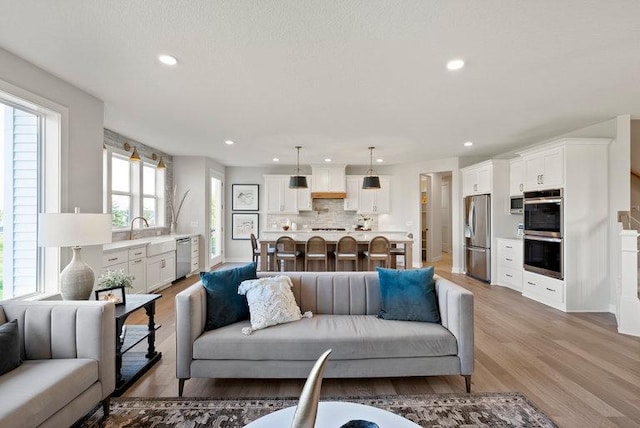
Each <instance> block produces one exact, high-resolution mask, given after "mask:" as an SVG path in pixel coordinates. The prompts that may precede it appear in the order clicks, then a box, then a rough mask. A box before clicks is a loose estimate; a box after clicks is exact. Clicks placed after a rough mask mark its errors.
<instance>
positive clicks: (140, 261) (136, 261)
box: [133, 259, 142, 265]
mask: <svg viewBox="0 0 640 428" xmlns="http://www.w3.org/2000/svg"><path fill="white" fill-rule="evenodd" d="M138 263H142V259H140V260H134V261H133V264H136V265H137V264H138Z"/></svg>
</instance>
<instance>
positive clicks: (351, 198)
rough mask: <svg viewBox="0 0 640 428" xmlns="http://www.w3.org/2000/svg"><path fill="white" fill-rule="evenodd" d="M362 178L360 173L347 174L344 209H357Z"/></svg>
mask: <svg viewBox="0 0 640 428" xmlns="http://www.w3.org/2000/svg"><path fill="white" fill-rule="evenodd" d="M362 179H363V177H362V176H361V175H347V178H346V183H347V197H346V198H344V210H345V211H358V207H359V200H360V190H361V189H362Z"/></svg>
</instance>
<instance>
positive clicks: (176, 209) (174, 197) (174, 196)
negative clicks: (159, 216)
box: [169, 185, 191, 233]
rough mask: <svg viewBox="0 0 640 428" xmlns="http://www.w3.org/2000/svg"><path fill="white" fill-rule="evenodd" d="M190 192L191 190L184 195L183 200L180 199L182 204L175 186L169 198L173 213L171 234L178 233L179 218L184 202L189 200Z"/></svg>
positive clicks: (170, 208)
mask: <svg viewBox="0 0 640 428" xmlns="http://www.w3.org/2000/svg"><path fill="white" fill-rule="evenodd" d="M190 190H191V189H187V190H186V191H185V192H184V194H183V195H182V198H180V202H178V186H177V185H176V186H173V192H171V197H170V198H169V210H170V211H171V233H176V229H177V227H178V216H179V215H180V211H181V210H182V205H184V200H185V199H186V198H187V195H188V194H189V191H190Z"/></svg>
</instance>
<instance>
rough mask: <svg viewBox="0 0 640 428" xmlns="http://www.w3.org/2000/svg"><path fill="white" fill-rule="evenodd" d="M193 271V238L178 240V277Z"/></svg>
mask: <svg viewBox="0 0 640 428" xmlns="http://www.w3.org/2000/svg"><path fill="white" fill-rule="evenodd" d="M190 272H191V238H180V239H177V240H176V279H178V278H182V277H183V276H185V275H188V274H189V273H190Z"/></svg>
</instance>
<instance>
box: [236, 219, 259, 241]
mask: <svg viewBox="0 0 640 428" xmlns="http://www.w3.org/2000/svg"><path fill="white" fill-rule="evenodd" d="M252 233H253V234H254V235H256V237H257V236H258V213H253V214H244V213H232V214H231V239H235V240H248V239H251V234H252Z"/></svg>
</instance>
